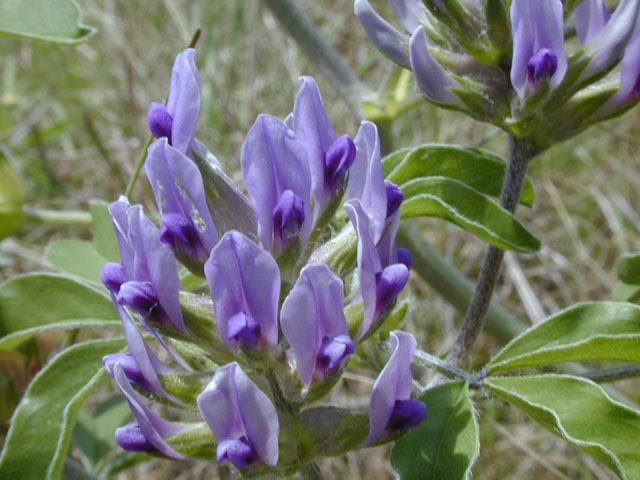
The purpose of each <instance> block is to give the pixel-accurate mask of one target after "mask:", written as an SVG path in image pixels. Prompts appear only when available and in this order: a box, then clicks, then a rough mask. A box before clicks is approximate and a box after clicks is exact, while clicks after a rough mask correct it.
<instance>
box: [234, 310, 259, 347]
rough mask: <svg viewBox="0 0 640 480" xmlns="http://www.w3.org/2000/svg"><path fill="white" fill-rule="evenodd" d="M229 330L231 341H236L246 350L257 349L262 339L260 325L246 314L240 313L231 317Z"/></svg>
mask: <svg viewBox="0 0 640 480" xmlns="http://www.w3.org/2000/svg"><path fill="white" fill-rule="evenodd" d="M227 328H228V330H229V332H228V334H227V337H228V338H229V340H233V341H236V342H238V343H240V344H241V345H243V346H244V347H245V348H257V346H258V344H259V342H260V339H261V338H262V333H260V324H259V323H258V322H256V321H255V320H254V319H253V317H252V316H251V315H247V314H246V313H245V312H238V313H236V314H235V315H234V316H233V317H231V318H230V319H229V322H228V324H227Z"/></svg>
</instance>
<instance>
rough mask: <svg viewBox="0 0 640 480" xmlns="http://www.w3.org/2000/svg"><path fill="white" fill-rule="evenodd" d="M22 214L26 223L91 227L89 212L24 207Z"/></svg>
mask: <svg viewBox="0 0 640 480" xmlns="http://www.w3.org/2000/svg"><path fill="white" fill-rule="evenodd" d="M22 213H23V214H24V217H25V219H26V220H27V221H31V222H36V223H45V224H47V225H71V226H79V227H88V226H90V225H91V214H90V213H89V212H82V211H64V210H47V209H44V208H27V207H25V208H23V209H22Z"/></svg>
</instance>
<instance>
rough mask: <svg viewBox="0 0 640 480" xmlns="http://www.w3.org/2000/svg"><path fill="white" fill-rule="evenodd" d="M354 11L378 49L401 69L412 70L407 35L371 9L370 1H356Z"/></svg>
mask: <svg viewBox="0 0 640 480" xmlns="http://www.w3.org/2000/svg"><path fill="white" fill-rule="evenodd" d="M353 9H354V11H355V14H356V16H357V17H358V20H359V21H360V24H361V25H362V28H364V31H365V32H366V33H367V36H368V37H369V39H370V40H371V41H372V42H373V44H374V45H375V46H376V48H377V49H378V50H380V51H381V52H382V53H383V54H384V55H386V56H387V57H388V58H390V59H391V60H393V61H394V62H396V63H397V64H398V65H400V66H401V67H404V68H407V69H411V63H410V62H409V55H408V54H407V40H408V38H407V35H403V34H402V33H400V32H399V31H398V30H397V29H396V28H394V27H393V26H392V25H391V24H390V23H389V22H387V21H386V20H385V19H384V18H382V17H381V16H380V15H378V13H377V12H376V11H375V10H374V9H373V8H371V5H370V4H369V2H368V0H356V1H355V3H354V4H353Z"/></svg>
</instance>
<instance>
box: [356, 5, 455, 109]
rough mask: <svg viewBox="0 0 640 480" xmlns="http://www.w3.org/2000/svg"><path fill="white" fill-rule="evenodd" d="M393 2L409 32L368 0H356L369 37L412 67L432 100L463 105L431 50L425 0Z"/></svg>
mask: <svg viewBox="0 0 640 480" xmlns="http://www.w3.org/2000/svg"><path fill="white" fill-rule="evenodd" d="M390 3H391V6H392V7H393V9H394V11H395V13H396V15H397V16H398V20H400V23H401V24H402V26H403V27H404V28H405V30H406V31H407V32H408V33H407V34H403V33H401V32H399V31H398V30H396V29H395V28H394V27H393V26H392V25H391V24H389V23H388V22H387V21H386V20H384V19H383V18H382V17H381V16H380V15H378V13H376V11H375V10H374V9H373V8H372V7H371V5H370V4H369V1H368V0H356V1H355V3H354V10H355V14H356V16H357V17H358V20H359V21H360V24H361V25H362V27H363V28H364V31H365V32H366V33H367V36H368V37H369V39H370V40H371V41H372V42H373V44H374V45H375V46H376V48H377V49H378V50H380V51H381V52H382V53H383V54H384V55H386V56H387V57H388V58H390V59H391V60H393V61H394V62H396V63H397V64H398V65H400V66H402V67H404V68H406V69H409V70H413V74H414V76H415V78H416V82H417V84H418V88H419V89H420V92H421V93H422V94H423V95H424V96H425V97H427V98H428V99H429V100H431V101H433V102H437V103H444V104H454V105H462V103H461V101H460V99H459V98H458V96H457V95H455V94H454V93H453V92H452V91H451V90H450V89H451V88H452V87H454V86H455V83H454V81H453V79H452V78H451V76H450V75H449V73H448V72H447V71H446V70H445V69H444V68H443V67H442V65H440V63H438V62H437V61H436V59H435V58H433V55H432V54H431V52H430V51H429V41H430V40H429V36H428V35H427V32H426V31H425V28H424V26H425V25H429V24H430V23H429V20H428V19H427V16H426V14H425V11H424V10H425V7H424V4H423V2H422V1H421V0H390Z"/></svg>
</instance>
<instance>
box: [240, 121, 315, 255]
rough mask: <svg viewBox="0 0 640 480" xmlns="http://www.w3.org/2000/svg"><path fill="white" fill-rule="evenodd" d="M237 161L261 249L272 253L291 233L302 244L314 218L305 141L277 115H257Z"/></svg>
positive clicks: (281, 245) (275, 253)
mask: <svg viewBox="0 0 640 480" xmlns="http://www.w3.org/2000/svg"><path fill="white" fill-rule="evenodd" d="M241 163H242V171H243V173H244V178H245V182H246V184H247V190H248V192H249V196H250V197H251V201H252V203H253V207H254V209H255V211H256V214H257V217H258V237H259V238H260V241H261V242H262V245H263V246H264V248H265V250H267V251H270V252H272V253H273V254H274V255H276V256H277V255H278V254H280V252H282V250H283V249H284V248H286V247H287V246H288V244H289V243H290V242H291V241H292V240H293V239H294V238H298V239H299V240H300V243H301V246H304V245H305V244H306V243H307V240H308V239H309V235H310V234H311V226H312V223H313V216H312V212H311V173H310V171H309V164H308V161H307V151H306V148H305V146H304V144H303V143H302V142H301V141H300V140H299V139H298V138H296V136H295V135H294V133H293V131H291V130H290V129H289V128H288V127H287V126H286V125H285V124H284V123H283V122H282V121H281V120H279V119H277V118H275V117H272V116H270V115H258V118H257V119H256V121H255V123H254V124H253V126H252V127H251V130H249V133H248V134H247V137H246V138H245V140H244V142H243V144H242V152H241ZM291 194H293V197H292V196H291ZM283 197H284V198H283ZM292 199H293V200H292ZM276 207H278V208H276ZM283 219H284V220H285V222H284V224H283V223H282V220H283ZM276 224H278V225H277V226H276Z"/></svg>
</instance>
